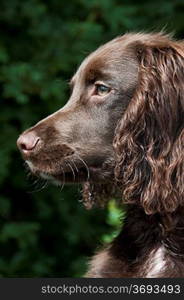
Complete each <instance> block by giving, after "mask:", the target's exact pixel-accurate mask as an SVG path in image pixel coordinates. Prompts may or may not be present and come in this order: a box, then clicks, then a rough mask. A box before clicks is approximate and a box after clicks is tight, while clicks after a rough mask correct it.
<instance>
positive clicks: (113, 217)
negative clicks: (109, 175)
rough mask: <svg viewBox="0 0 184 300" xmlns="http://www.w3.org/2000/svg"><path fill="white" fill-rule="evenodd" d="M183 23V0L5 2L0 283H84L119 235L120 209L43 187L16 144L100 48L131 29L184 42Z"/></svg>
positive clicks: (0, 43)
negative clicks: (89, 206)
mask: <svg viewBox="0 0 184 300" xmlns="http://www.w3.org/2000/svg"><path fill="white" fill-rule="evenodd" d="M183 20H184V1H183V0H175V1H173V0H159V1H157V0H154V1H147V0H139V1H136V0H128V1H126V0H122V1H120V0H100V1H99V0H88V1H87V0H70V1H67V2H66V1H64V0H24V1H21V0H8V1H7V0H1V2H0V93H1V96H0V103H1V105H0V130H1V134H0V145H1V147H0V190H1V192H0V276H1V277H80V276H82V275H83V274H84V272H85V270H86V261H87V260H88V257H90V256H91V255H92V253H94V251H95V250H96V248H97V246H99V245H102V244H104V243H106V242H108V241H110V240H111V238H112V236H114V234H115V233H116V231H117V230H118V227H119V217H120V211H119V209H118V208H117V207H116V206H115V204H114V202H113V201H111V202H110V203H109V205H108V207H107V209H105V210H102V209H98V210H96V209H95V210H91V211H86V210H85V209H84V207H83V205H82V203H81V202H80V199H81V195H80V189H81V188H80V186H76V187H70V186H67V187H64V188H63V189H62V191H61V188H58V187H53V186H47V187H45V188H43V187H44V186H43V183H42V182H40V181H36V182H35V179H33V178H30V177H29V176H27V174H26V171H25V169H24V165H23V161H22V159H21V156H20V154H19V152H18V150H17V148H16V139H17V137H18V135H19V134H20V133H21V132H22V131H23V130H25V129H26V128H28V127H30V126H32V125H34V124H35V123H36V122H37V121H39V120H40V119H42V118H44V117H46V116H47V115H48V114H50V113H52V112H54V111H56V110H57V109H59V108H60V107H61V106H63V105H64V104H65V102H66V101H67V99H68V97H69V88H68V80H69V79H70V77H71V76H72V74H73V73H74V72H75V71H76V69H77V67H78V66H79V64H80V62H81V61H82V60H83V58H84V57H85V56H86V55H87V54H89V53H90V52H91V51H93V50H94V49H95V48H96V47H98V46H99V45H101V44H103V43H104V42H106V41H108V40H110V39H112V38H114V37H116V36H117V35H120V34H123V33H125V32H127V31H150V30H161V29H163V28H165V30H166V31H167V32H174V33H175V36H176V37H177V38H184V22H183Z"/></svg>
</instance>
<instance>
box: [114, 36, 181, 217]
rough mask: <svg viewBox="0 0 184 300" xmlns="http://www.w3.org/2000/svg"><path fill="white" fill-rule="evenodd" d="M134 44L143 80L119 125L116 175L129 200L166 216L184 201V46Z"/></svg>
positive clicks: (161, 43)
mask: <svg viewBox="0 0 184 300" xmlns="http://www.w3.org/2000/svg"><path fill="white" fill-rule="evenodd" d="M166 41H167V42H166ZM135 48H136V54H137V57H138V60H139V63H140V68H139V82H138V86H137V89H136V92H135V94H134V96H133V99H132V100H131V102H130V104H129V106H128V108H127V110H126V112H125V114H124V115H123V117H122V119H121V121H120V123H119V125H118V127H117V129H116V136H115V140H114V149H115V153H116V160H117V163H116V167H115V176H116V179H117V182H118V185H119V186H120V187H121V188H122V190H123V199H124V201H125V202H126V203H136V204H138V203H139V205H141V206H142V207H143V208H144V210H145V212H146V213H147V214H153V213H157V212H160V213H162V214H165V213H168V212H173V211H175V210H176V209H177V207H178V206H180V205H184V50H183V49H184V45H182V43H180V42H174V41H171V40H169V39H168V40H167V38H165V37H164V38H163V41H162V42H160V43H159V41H157V40H156V41H153V42H152V43H150V44H148V43H147V44H146V42H145V44H141V43H138V44H137V45H136V47H135Z"/></svg>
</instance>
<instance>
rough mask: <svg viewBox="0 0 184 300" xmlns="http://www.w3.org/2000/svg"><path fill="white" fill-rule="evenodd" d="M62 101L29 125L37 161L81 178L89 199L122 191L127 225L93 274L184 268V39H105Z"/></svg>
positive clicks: (24, 143)
mask: <svg viewBox="0 0 184 300" xmlns="http://www.w3.org/2000/svg"><path fill="white" fill-rule="evenodd" d="M71 87H72V94H71V97H70V99H69V101H68V103H67V104H66V105H65V106H64V107H63V108H62V109H60V110H59V111H57V112H56V113H54V114H52V115H51V116H49V117H47V118H46V119H44V120H42V121H40V122H39V123H37V124H36V125H35V126H34V127H32V128H30V129H28V130H27V131H25V132H24V133H23V134H22V135H21V136H20V137H19V139H18V142H17V144H18V147H19V149H20V151H21V153H22V155H23V158H24V159H25V160H26V162H27V164H28V166H29V167H30V170H31V171H32V172H33V173H34V174H36V175H38V176H41V177H43V178H47V179H51V180H53V181H57V182H59V183H61V184H62V182H63V181H65V182H69V183H75V182H81V183H82V184H83V186H84V193H83V194H84V202H85V204H86V206H87V207H91V206H92V205H93V204H94V203H98V204H103V203H104V202H105V201H107V199H108V198H109V197H111V195H112V194H113V193H115V194H116V193H117V195H120V194H121V198H122V199H123V201H124V202H125V203H127V204H128V205H127V215H126V219H125V222H124V226H123V229H122V231H121V233H120V234H119V236H118V237H117V238H116V239H115V240H114V241H113V242H112V244H111V245H109V247H108V248H107V249H105V250H103V251H101V252H100V253H98V254H97V255H96V256H95V257H94V258H93V259H92V262H91V264H90V265H91V266H90V269H89V272H88V274H87V276H88V277H183V276H184V208H183V205H184V180H183V179H184V175H183V174H184V172H183V171H184V43H183V42H182V41H175V40H173V39H172V38H171V37H169V36H167V35H164V34H161V33H158V34H126V35H124V36H121V37H118V38H116V39H114V40H112V41H111V42H109V43H107V44H105V45H104V46H102V47H100V48H99V49H98V50H96V51H95V52H93V53H92V54H91V55H89V56H88V57H87V58H86V59H85V60H84V62H83V63H82V64H81V66H80V68H79V70H78V71H77V73H76V74H75V75H74V77H73V78H72V80H71Z"/></svg>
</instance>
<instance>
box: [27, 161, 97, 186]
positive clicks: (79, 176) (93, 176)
mask: <svg viewBox="0 0 184 300" xmlns="http://www.w3.org/2000/svg"><path fill="white" fill-rule="evenodd" d="M25 162H26V165H27V166H28V168H29V170H30V171H31V173H32V174H33V175H35V176H37V177H41V178H43V179H45V180H48V181H51V182H53V183H55V184H57V185H60V184H63V183H83V182H86V181H96V180H97V179H98V177H99V174H101V170H102V167H103V163H98V164H97V163H93V164H91V165H88V164H87V163H86V162H85V161H83V160H82V162H81V163H80V164H76V163H69V162H65V164H61V165H60V167H59V168H58V166H57V169H55V170H53V169H54V168H48V167H47V168H44V167H42V168H40V167H38V166H36V165H35V164H34V163H32V162H31V161H28V160H26V161H25Z"/></svg>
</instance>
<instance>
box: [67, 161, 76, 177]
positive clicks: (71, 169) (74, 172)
mask: <svg viewBox="0 0 184 300" xmlns="http://www.w3.org/2000/svg"><path fill="white" fill-rule="evenodd" d="M66 164H67V165H68V166H69V167H70V169H71V170H72V174H73V179H74V181H75V172H74V170H73V168H72V166H71V165H70V163H69V162H68V163H66Z"/></svg>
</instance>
